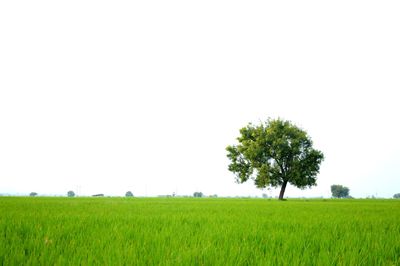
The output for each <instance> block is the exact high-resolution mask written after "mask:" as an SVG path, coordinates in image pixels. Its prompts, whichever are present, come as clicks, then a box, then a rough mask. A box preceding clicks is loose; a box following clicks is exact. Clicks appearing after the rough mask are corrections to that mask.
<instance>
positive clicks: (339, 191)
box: [331, 185, 350, 198]
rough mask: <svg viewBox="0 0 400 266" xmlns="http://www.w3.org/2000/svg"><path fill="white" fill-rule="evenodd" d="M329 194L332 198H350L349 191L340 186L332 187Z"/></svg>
mask: <svg viewBox="0 0 400 266" xmlns="http://www.w3.org/2000/svg"><path fill="white" fill-rule="evenodd" d="M331 192H332V197H334V198H348V197H349V196H350V195H349V192H350V189H349V188H348V187H345V186H342V185H332V186H331Z"/></svg>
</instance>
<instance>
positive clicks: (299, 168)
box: [226, 119, 324, 200]
mask: <svg viewBox="0 0 400 266" xmlns="http://www.w3.org/2000/svg"><path fill="white" fill-rule="evenodd" d="M237 140H238V141H239V144H238V145H232V146H228V147H227V148H226V150H227V151H228V154H227V156H228V158H229V159H230V161H231V163H230V164H229V168H228V169H229V170H230V171H231V172H233V173H235V175H236V181H237V182H238V183H243V182H246V181H247V180H249V179H252V180H254V183H255V185H256V187H258V188H266V187H278V186H280V187H281V190H280V193H279V199H280V200H282V199H283V195H284V193H285V189H286V186H287V184H288V183H290V184H292V185H294V186H296V187H298V188H301V189H304V188H306V187H311V186H314V185H316V180H317V174H318V172H319V167H320V164H321V162H322V161H323V159H324V155H323V154H322V152H320V151H318V150H315V149H313V147H312V144H313V143H312V141H311V139H310V137H309V136H308V135H307V133H306V132H305V131H303V130H302V129H300V128H298V127H297V126H295V125H293V124H292V123H291V122H289V121H283V120H281V119H268V120H267V121H266V122H264V123H261V124H260V125H257V126H255V125H253V124H251V123H250V124H248V125H247V126H246V127H244V128H242V129H240V137H238V138H237Z"/></svg>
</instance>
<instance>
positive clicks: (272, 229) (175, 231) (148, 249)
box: [0, 197, 400, 265]
mask: <svg viewBox="0 0 400 266" xmlns="http://www.w3.org/2000/svg"><path fill="white" fill-rule="evenodd" d="M0 214H1V215H0V264H1V265H400V200H322V199H321V200H294V199H293V200H288V201H284V202H281V201H276V200H266V199H224V198H212V199H211V198H199V199H196V198H42V197H35V198H33V197H30V198H28V197H26V198H24V197H0Z"/></svg>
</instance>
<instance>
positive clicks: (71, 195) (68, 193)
mask: <svg viewBox="0 0 400 266" xmlns="http://www.w3.org/2000/svg"><path fill="white" fill-rule="evenodd" d="M67 196H68V197H70V198H72V197H75V192H73V191H72V190H70V191H68V192H67Z"/></svg>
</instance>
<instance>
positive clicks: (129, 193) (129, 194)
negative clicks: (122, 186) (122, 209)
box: [125, 191, 133, 197]
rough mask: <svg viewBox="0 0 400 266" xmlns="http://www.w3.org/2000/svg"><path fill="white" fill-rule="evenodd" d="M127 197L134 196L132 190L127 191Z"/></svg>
mask: <svg viewBox="0 0 400 266" xmlns="http://www.w3.org/2000/svg"><path fill="white" fill-rule="evenodd" d="M125 197H133V193H132V192H131V191H127V192H126V193H125Z"/></svg>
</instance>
